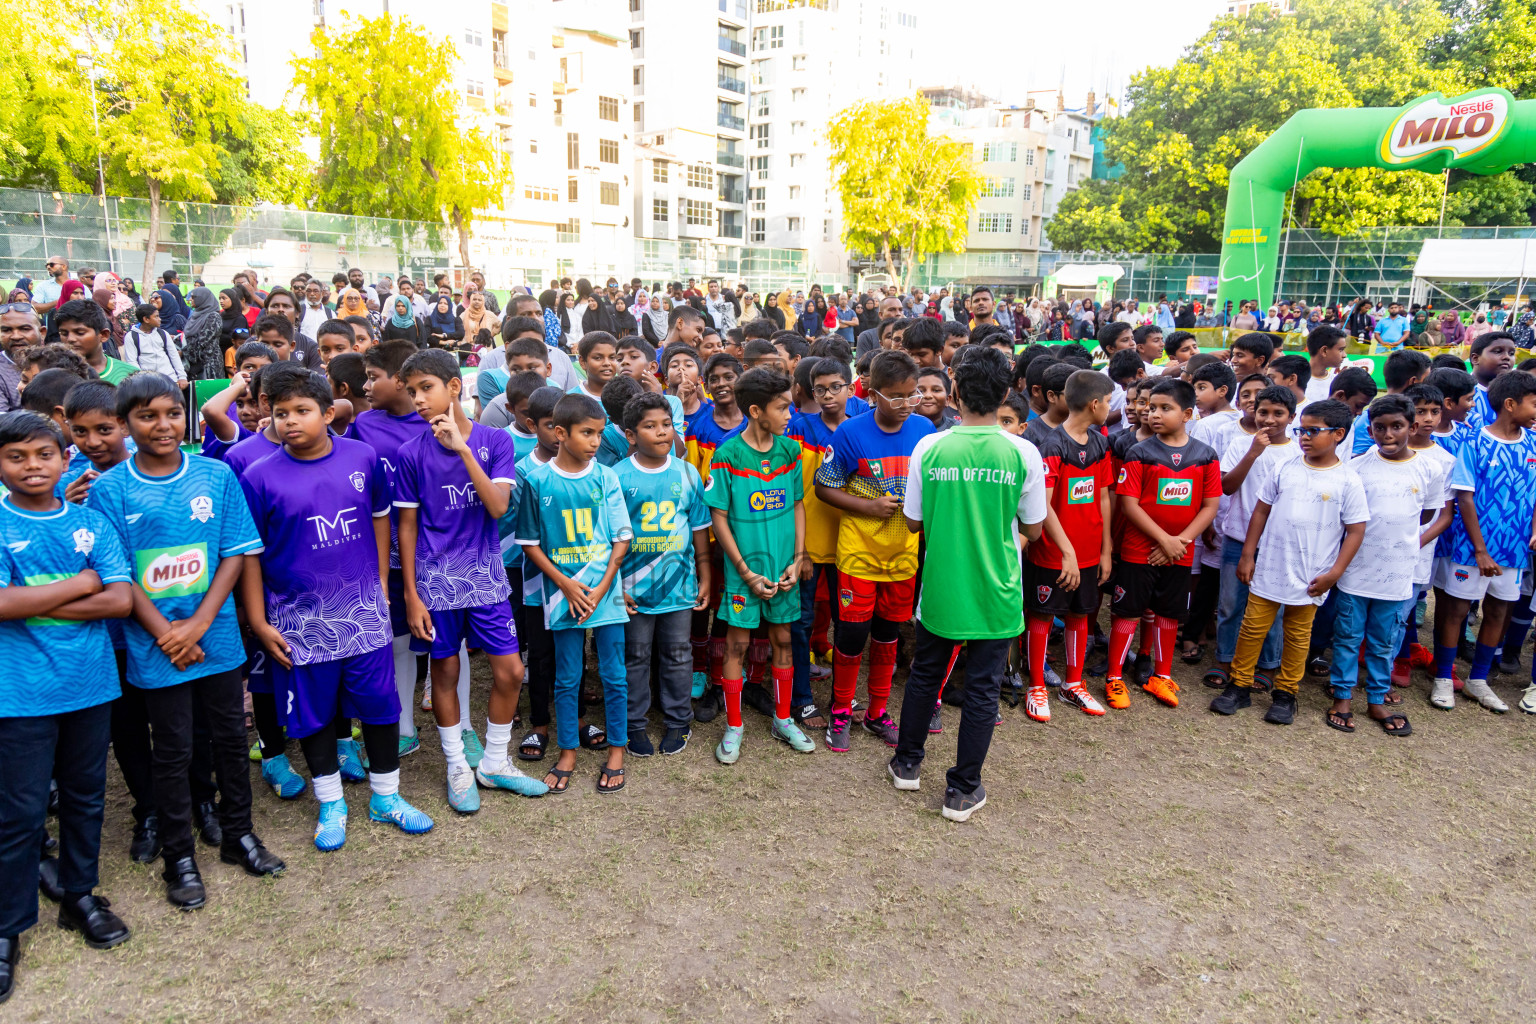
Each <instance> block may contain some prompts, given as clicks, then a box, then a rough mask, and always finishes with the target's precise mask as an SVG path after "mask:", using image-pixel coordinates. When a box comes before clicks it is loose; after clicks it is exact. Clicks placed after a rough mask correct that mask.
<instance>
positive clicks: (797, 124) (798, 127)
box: [789, 121, 805, 135]
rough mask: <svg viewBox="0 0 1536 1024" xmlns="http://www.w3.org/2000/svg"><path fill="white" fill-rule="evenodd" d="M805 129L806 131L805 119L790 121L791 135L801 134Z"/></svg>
mask: <svg viewBox="0 0 1536 1024" xmlns="http://www.w3.org/2000/svg"><path fill="white" fill-rule="evenodd" d="M804 131H805V122H804V121H791V122H789V134H791V135H800V134H802V133H804Z"/></svg>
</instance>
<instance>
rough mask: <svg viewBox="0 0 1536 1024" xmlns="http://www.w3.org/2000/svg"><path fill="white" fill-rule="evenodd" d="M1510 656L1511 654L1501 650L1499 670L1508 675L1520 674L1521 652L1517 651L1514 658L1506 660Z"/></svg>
mask: <svg viewBox="0 0 1536 1024" xmlns="http://www.w3.org/2000/svg"><path fill="white" fill-rule="evenodd" d="M1508 657H1509V655H1507V654H1504V653H1502V652H1500V654H1499V671H1500V672H1502V673H1504V674H1505V675H1507V676H1513V675H1519V674H1520V655H1519V653H1518V652H1517V653H1516V654H1515V656H1514V658H1513V660H1508V661H1506V660H1505V659H1506V658H1508Z"/></svg>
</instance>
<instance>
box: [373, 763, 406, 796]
mask: <svg viewBox="0 0 1536 1024" xmlns="http://www.w3.org/2000/svg"><path fill="white" fill-rule="evenodd" d="M368 786H369V788H370V789H372V790H373V792H374V794H375V795H377V796H394V795H395V794H396V793H398V792H400V769H399V768H396V769H395V770H394V771H392V772H369V773H368Z"/></svg>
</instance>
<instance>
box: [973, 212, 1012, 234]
mask: <svg viewBox="0 0 1536 1024" xmlns="http://www.w3.org/2000/svg"><path fill="white" fill-rule="evenodd" d="M976 230H977V231H978V232H979V233H981V234H986V235H1011V234H1013V214H1011V213H978V214H977V215H976Z"/></svg>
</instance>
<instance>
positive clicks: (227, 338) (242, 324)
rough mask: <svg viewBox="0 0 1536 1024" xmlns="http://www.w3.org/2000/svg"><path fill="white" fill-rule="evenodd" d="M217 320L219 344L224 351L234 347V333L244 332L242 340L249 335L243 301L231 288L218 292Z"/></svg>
mask: <svg viewBox="0 0 1536 1024" xmlns="http://www.w3.org/2000/svg"><path fill="white" fill-rule="evenodd" d="M219 319H220V326H219V343H220V345H222V346H223V349H224V350H225V351H227V350H229V349H232V348H234V347H235V345H236V343H237V342H236V337H235V332H236V331H244V332H245V334H244V335H241V338H242V339H243V338H244V337H245V336H246V335H249V334H250V331H251V325H250V323H249V322H247V321H246V319H245V301H244V300H243V299H241V298H240V293H239V292H238V291H236V290H235V289H233V288H225V289H224V290H223V291H221V292H219Z"/></svg>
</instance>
